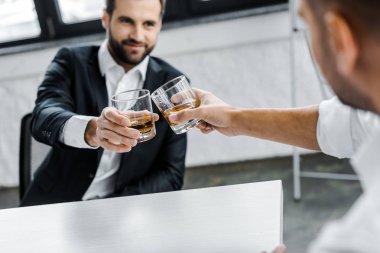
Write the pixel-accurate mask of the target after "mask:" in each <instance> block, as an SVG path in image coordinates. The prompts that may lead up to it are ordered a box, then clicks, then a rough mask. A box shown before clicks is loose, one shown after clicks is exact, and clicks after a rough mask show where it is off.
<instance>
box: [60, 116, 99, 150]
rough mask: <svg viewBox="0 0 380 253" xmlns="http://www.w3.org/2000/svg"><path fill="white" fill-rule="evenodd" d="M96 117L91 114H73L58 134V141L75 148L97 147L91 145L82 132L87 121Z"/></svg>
mask: <svg viewBox="0 0 380 253" xmlns="http://www.w3.org/2000/svg"><path fill="white" fill-rule="evenodd" d="M94 118H96V117H92V116H81V115H77V116H73V117H71V118H70V119H69V120H68V121H66V123H65V125H64V127H63V129H62V132H61V134H60V136H59V141H60V142H62V143H63V144H65V145H68V146H71V147H75V148H88V149H97V148H98V147H92V146H90V145H88V144H87V143H86V141H85V140H84V133H85V131H86V127H87V124H88V122H89V121H90V120H91V119H94Z"/></svg>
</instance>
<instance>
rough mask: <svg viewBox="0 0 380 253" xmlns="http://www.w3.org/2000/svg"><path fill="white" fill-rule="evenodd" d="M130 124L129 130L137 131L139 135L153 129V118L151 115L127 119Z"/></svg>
mask: <svg viewBox="0 0 380 253" xmlns="http://www.w3.org/2000/svg"><path fill="white" fill-rule="evenodd" d="M129 120H130V122H131V128H134V129H136V130H138V131H139V132H140V133H141V134H145V133H148V132H150V131H152V129H153V127H154V122H153V118H152V116H151V115H143V116H139V117H135V118H130V119H129Z"/></svg>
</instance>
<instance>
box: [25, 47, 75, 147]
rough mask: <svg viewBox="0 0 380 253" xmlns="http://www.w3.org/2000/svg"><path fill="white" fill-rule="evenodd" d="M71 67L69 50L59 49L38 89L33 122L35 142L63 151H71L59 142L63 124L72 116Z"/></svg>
mask: <svg viewBox="0 0 380 253" xmlns="http://www.w3.org/2000/svg"><path fill="white" fill-rule="evenodd" d="M72 65H73V63H72V60H71V53H70V50H69V49H67V48H63V49H61V50H60V51H59V52H58V53H57V55H56V56H55V58H54V60H53V61H52V63H51V64H50V65H49V67H48V70H47V71H46V74H45V77H44V79H43V81H42V83H41V85H40V86H39V88H38V93H37V100H36V105H35V108H34V110H33V119H32V134H33V136H34V138H35V139H36V140H38V141H40V142H42V143H45V144H48V145H50V146H57V147H60V148H64V149H70V147H68V146H66V145H64V144H62V143H60V142H59V135H60V132H61V130H62V128H63V126H64V124H65V122H66V121H67V120H68V119H69V118H70V117H72V116H74V115H75V113H74V112H73V108H74V101H73V98H72V96H71V93H70V86H71V84H72V82H71V80H72V79H71V77H72V74H73V73H72Z"/></svg>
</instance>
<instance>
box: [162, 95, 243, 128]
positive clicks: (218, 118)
mask: <svg viewBox="0 0 380 253" xmlns="http://www.w3.org/2000/svg"><path fill="white" fill-rule="evenodd" d="M193 90H194V92H195V94H196V96H197V98H198V99H200V101H201V105H200V106H199V107H198V108H194V109H188V110H183V111H180V112H177V113H172V114H171V115H170V116H169V120H170V121H171V122H174V123H181V122H186V121H189V120H191V119H201V120H202V122H201V123H200V124H199V125H198V126H197V127H198V128H199V129H200V130H201V132H202V133H205V134H208V133H210V132H212V131H214V130H216V131H219V132H220V133H222V134H224V135H227V136H234V135H237V133H236V131H235V129H233V128H232V123H233V122H232V113H233V112H234V111H236V109H235V108H234V107H232V106H230V105H228V104H226V103H225V102H223V101H222V100H221V99H219V98H218V97H216V96H215V95H213V94H211V93H210V92H207V91H203V90H200V89H193Z"/></svg>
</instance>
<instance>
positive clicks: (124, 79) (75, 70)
mask: <svg viewBox="0 0 380 253" xmlns="http://www.w3.org/2000/svg"><path fill="white" fill-rule="evenodd" d="M164 9H165V0H107V1H106V8H105V10H104V13H103V16H102V23H103V27H104V28H105V29H106V32H107V39H106V40H105V41H104V42H103V44H102V45H101V46H100V47H99V46H82V47H72V48H62V49H60V50H59V52H58V53H57V55H56V56H55V58H54V60H53V61H52V63H51V64H50V66H49V67H48V70H47V72H46V74H45V77H44V80H43V81H42V83H41V85H40V87H39V89H38V94H37V100H36V105H35V108H34V110H33V119H32V134H33V136H34V138H35V139H36V140H38V141H40V142H43V143H45V144H48V145H50V146H51V147H52V149H51V151H50V152H49V154H48V155H47V157H46V158H45V160H44V161H43V162H42V164H41V165H40V167H39V168H38V170H37V171H36V173H35V175H34V180H33V182H32V184H31V186H30V187H29V189H28V190H27V192H26V194H25V196H24V198H23V200H22V202H21V205H22V206H28V205H39V204H49V203H59V202H70V201H81V200H92V199H98V198H108V197H117V196H128V195H135V194H145V193H155V192H164V191H173V190H180V189H181V187H182V185H183V177H184V170H185V165H184V164H185V155H186V141H187V140H186V135H176V134H174V133H173V132H172V131H171V130H170V127H169V125H168V124H167V123H165V122H164V120H163V119H160V120H158V121H157V122H156V123H155V124H156V131H157V135H156V137H155V138H153V139H152V140H149V141H147V142H144V143H139V144H137V139H138V137H139V132H138V131H137V130H135V129H133V128H131V127H130V122H129V120H128V118H126V117H125V116H123V115H122V114H120V113H119V112H118V111H117V110H116V109H115V108H112V107H111V106H110V99H109V98H110V97H111V96H112V95H113V94H116V93H118V92H121V91H125V90H134V89H141V88H144V89H147V90H150V91H151V92H152V91H153V90H155V89H156V88H158V87H159V86H160V85H162V84H164V83H165V82H167V81H169V80H170V79H172V78H175V77H177V76H179V75H182V73H180V72H179V71H178V70H176V69H175V68H173V67H172V66H170V65H169V64H168V63H166V62H164V61H163V60H161V59H158V58H156V57H152V56H150V53H151V52H152V50H153V48H154V47H155V45H156V42H157V37H158V34H159V32H160V30H161V26H162V17H163V14H164ZM154 112H156V113H157V112H158V109H157V108H156V107H154ZM154 117H155V120H157V119H158V115H157V114H155V115H154Z"/></svg>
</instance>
